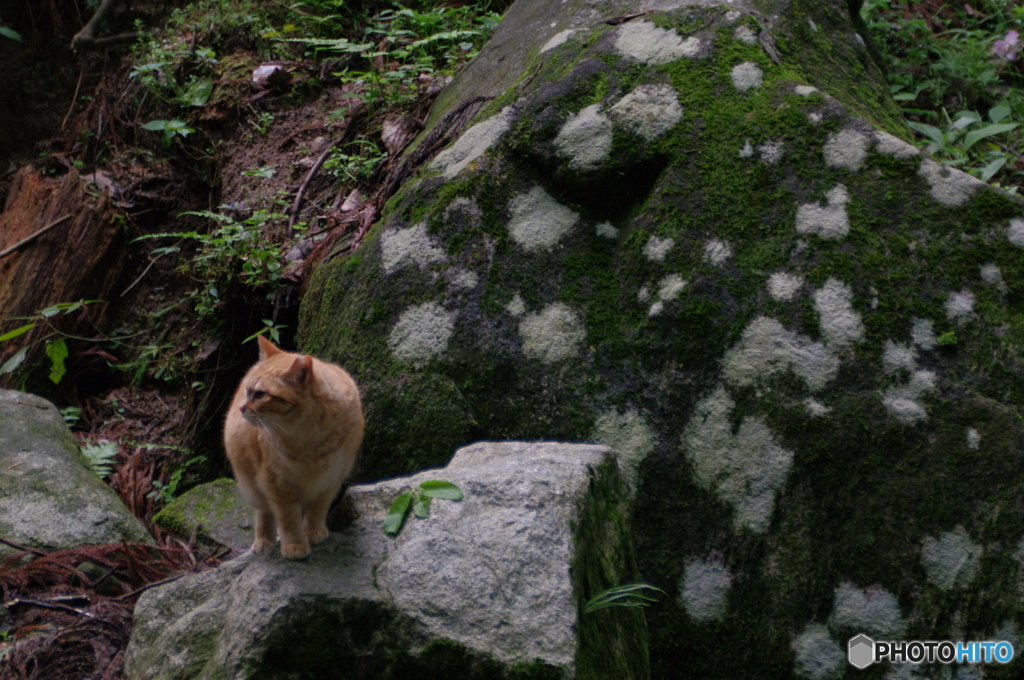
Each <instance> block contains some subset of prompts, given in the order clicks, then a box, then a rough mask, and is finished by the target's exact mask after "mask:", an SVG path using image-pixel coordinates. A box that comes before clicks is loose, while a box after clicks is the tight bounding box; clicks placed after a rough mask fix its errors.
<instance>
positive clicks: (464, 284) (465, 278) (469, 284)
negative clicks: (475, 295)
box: [445, 267, 479, 290]
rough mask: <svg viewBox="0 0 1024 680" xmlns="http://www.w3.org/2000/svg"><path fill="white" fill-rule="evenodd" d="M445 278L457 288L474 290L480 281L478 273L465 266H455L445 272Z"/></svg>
mask: <svg viewBox="0 0 1024 680" xmlns="http://www.w3.org/2000/svg"><path fill="white" fill-rule="evenodd" d="M445 278H446V279H447V280H448V283H449V284H450V285H451V287H452V288H454V289H456V290H472V289H474V288H476V285H477V283H479V278H478V277H477V275H476V273H474V272H472V271H470V270H469V269H466V268H464V267H454V268H452V269H449V270H448V271H447V272H446V273H445Z"/></svg>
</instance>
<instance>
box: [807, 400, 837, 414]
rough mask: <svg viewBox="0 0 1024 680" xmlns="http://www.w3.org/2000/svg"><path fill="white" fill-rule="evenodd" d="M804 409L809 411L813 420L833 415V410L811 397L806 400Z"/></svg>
mask: <svg viewBox="0 0 1024 680" xmlns="http://www.w3.org/2000/svg"><path fill="white" fill-rule="evenodd" d="M804 408H806V409H807V413H808V414H810V416H811V417H812V418H824V417H825V416H827V415H828V414H829V413H832V409H830V408H829V407H828V406H825V405H824V404H822V403H821V402H820V401H818V400H817V399H813V398H811V397H808V398H807V399H805V400H804Z"/></svg>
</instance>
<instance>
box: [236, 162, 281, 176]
mask: <svg viewBox="0 0 1024 680" xmlns="http://www.w3.org/2000/svg"><path fill="white" fill-rule="evenodd" d="M242 174H243V175H245V176H246V177H261V178H263V179H270V178H272V177H273V176H274V175H276V174H277V169H276V168H275V167H274V166H273V165H264V166H263V167H261V168H255V169H253V170H243V171H242Z"/></svg>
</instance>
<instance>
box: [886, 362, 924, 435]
mask: <svg viewBox="0 0 1024 680" xmlns="http://www.w3.org/2000/svg"><path fill="white" fill-rule="evenodd" d="M934 391H935V373H933V372H932V371H914V373H912V374H911V376H910V381H909V382H908V383H907V384H906V385H894V386H892V387H889V388H887V389H886V390H885V392H883V393H882V404H883V405H885V408H886V409H887V410H888V411H889V413H890V414H892V415H893V416H894V417H895V418H896V419H897V420H899V421H900V422H901V423H903V424H904V425H913V424H915V423H919V422H921V421H923V420H926V419H927V418H928V412H927V411H926V410H925V408H924V405H923V404H921V402H920V398H921V397H922V396H924V395H925V394H928V393H929V392H934Z"/></svg>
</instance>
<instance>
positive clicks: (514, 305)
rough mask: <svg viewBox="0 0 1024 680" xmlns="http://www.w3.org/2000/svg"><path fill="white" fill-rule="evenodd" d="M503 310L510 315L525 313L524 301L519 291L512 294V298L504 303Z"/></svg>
mask: <svg viewBox="0 0 1024 680" xmlns="http://www.w3.org/2000/svg"><path fill="white" fill-rule="evenodd" d="M505 311H506V312H508V313H509V314H511V315H512V316H522V315H523V314H526V303H525V302H523V298H522V296H521V295H520V294H519V293H516V294H515V295H513V296H512V300H511V301H509V303H508V304H507V305H505Z"/></svg>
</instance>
